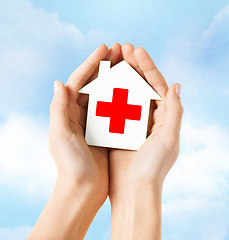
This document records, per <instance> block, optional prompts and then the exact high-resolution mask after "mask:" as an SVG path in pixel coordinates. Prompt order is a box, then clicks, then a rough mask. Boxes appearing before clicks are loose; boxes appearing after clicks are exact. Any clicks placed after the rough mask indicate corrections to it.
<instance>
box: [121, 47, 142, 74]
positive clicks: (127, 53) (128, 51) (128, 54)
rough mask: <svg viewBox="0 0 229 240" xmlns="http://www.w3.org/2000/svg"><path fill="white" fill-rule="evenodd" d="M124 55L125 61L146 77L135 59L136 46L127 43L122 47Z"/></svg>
mask: <svg viewBox="0 0 229 240" xmlns="http://www.w3.org/2000/svg"><path fill="white" fill-rule="evenodd" d="M122 54H123V58H124V60H125V61H126V62H127V63H128V64H129V65H130V66H131V67H133V68H134V69H135V70H136V71H137V72H138V73H139V74H140V75H141V76H142V77H143V76H144V74H143V72H142V70H141V69H140V68H139V65H138V63H137V62H136V60H135V57H134V46H133V45H132V44H130V43H125V44H123V45H122Z"/></svg>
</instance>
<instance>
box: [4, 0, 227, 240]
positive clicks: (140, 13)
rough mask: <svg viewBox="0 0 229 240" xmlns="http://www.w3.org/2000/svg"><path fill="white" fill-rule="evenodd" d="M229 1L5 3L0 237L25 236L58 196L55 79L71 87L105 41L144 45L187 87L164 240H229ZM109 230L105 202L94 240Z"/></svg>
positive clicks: (90, 238) (170, 77) (171, 78)
mask: <svg viewBox="0 0 229 240" xmlns="http://www.w3.org/2000/svg"><path fill="white" fill-rule="evenodd" d="M227 4H228V2H227V1H224V0H219V1H206V0H205V1H197V0H194V1H188V2H187V1H186V2H185V1H180V0H172V1H150V0H141V1H139V0H133V1H123V0H122V1H119V0H117V1H115V2H114V1H105V0H95V1H92V0H87V1H64V2H63V1H44V0H42V1H38V0H31V1H29V0H8V1H3V0H0V81H1V84H0V100H1V104H0V149H1V151H0V213H1V214H0V239H6V240H8V239H9V240H10V239H15V238H17V239H19V240H20V239H24V238H25V236H27V235H28V233H29V231H30V230H31V228H32V226H33V225H34V223H35V221H36V219H37V217H38V216H39V213H40V212H41V210H42V208H43V206H44V205H45V202H46V201H47V199H48V197H49V196H50V194H51V191H52V187H53V184H54V182H55V175H56V172H55V166H54V164H53V161H52V159H51V157H50V154H49V152H48V148H47V132H48V122H49V104H50V101H51V98H52V94H53V82H54V80H61V81H63V82H64V83H65V82H66V81H67V79H68V76H69V74H70V73H71V72H72V71H73V70H74V69H75V68H76V67H77V66H78V65H79V64H80V63H81V62H82V61H83V60H84V59H85V58H86V57H87V55H88V54H89V53H90V52H91V51H92V50H93V49H95V48H96V47H97V46H98V45H100V44H101V43H103V42H104V43H106V44H107V45H108V46H111V45H112V43H114V42H120V43H125V42H131V43H133V44H134V45H135V46H136V47H137V46H143V47H145V48H146V50H147V51H148V52H149V53H150V55H151V56H152V58H153V59H154V60H155V62H156V64H157V66H158V68H159V69H160V70H161V72H162V73H163V75H164V76H165V78H166V80H167V81H168V83H169V85H170V84H172V83H174V82H180V83H181V84H182V102H183V105H184V109H185V114H184V121H183V126H182V138H181V154H180V156H179V159H178V161H177V163H176V164H175V166H174V168H173V169H172V171H171V172H170V173H169V175H168V178H167V180H166V182H165V186H164V192H163V239H168V240H172V239H187V240H189V239H190V240H191V239H195V240H199V239H210V240H211V239H217V240H218V239H219V240H226V239H229V232H228V229H229V217H228V215H227V214H226V213H227V212H229V177H228V171H229V161H228V160H229V150H228V147H227V145H228V141H229V137H228V136H229V135H228V132H229V124H228V122H229V111H228V110H227V108H228V105H229V81H228V76H229V68H228V66H229V28H228V26H229V5H227ZM109 229H110V206H109V202H106V204H105V205H104V207H103V208H102V209H101V211H100V212H99V214H98V216H97V217H96V219H95V221H94V222H93V224H92V226H91V229H90V230H89V233H88V235H87V237H86V239H87V240H96V239H109ZM15 236H17V237H15Z"/></svg>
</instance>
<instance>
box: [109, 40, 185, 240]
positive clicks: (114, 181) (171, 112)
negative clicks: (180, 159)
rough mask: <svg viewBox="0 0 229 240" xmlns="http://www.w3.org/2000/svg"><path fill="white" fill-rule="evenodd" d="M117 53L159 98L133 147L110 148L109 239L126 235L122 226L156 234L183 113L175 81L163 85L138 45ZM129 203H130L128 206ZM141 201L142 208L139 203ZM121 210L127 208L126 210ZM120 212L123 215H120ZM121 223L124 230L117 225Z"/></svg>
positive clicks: (152, 236) (139, 235) (151, 236)
mask: <svg viewBox="0 0 229 240" xmlns="http://www.w3.org/2000/svg"><path fill="white" fill-rule="evenodd" d="M122 54H123V58H124V60H125V61H127V62H128V63H129V64H130V65H131V66H132V67H133V68H134V69H135V70H136V71H137V72H138V73H139V74H140V75H141V76H142V77H144V78H145V79H146V81H147V82H148V83H149V84H150V85H151V87H152V88H154V89H155V91H156V92H157V93H158V94H159V95H160V96H161V97H162V99H163V100H162V101H154V102H152V104H151V107H150V117H149V124H148V137H147V140H146V141H145V142H144V144H143V145H142V146H141V147H140V149H139V150H138V151H128V150H121V149H111V150H110V155H109V172H110V189H109V197H110V201H111V207H112V209H113V210H112V212H113V214H112V227H111V232H112V236H113V237H112V239H116V238H117V239H122V238H123V239H128V238H129V237H130V235H128V234H130V233H128V230H127V229H130V228H132V229H135V230H134V235H135V238H134V237H131V239H159V238H160V237H159V236H160V205H161V192H162V186H163V182H164V179H165V177H166V175H167V173H168V171H169V170H170V168H171V167H172V166H173V164H174V163H175V161H176V159H177V156H178V153H179V138H180V127H181V119H182V114H183V108H182V105H181V101H180V97H179V94H180V85H179V84H174V85H172V86H171V87H170V88H169V89H168V87H167V84H166V82H165V80H164V78H163V76H162V75H161V73H160V72H159V71H158V70H157V68H156V66H155V64H154V62H153V60H152V59H151V58H150V56H149V55H148V53H147V52H146V51H145V50H144V49H143V48H141V47H139V48H137V49H134V47H133V46H132V45H131V44H124V45H123V46H122ZM143 202H144V204H143ZM152 203H156V204H155V205H153V204H152ZM131 206H132V207H133V206H135V207H133V209H130V208H131ZM146 206H148V207H147V208H145V207H146ZM138 207H139V209H138ZM152 208H153V209H152ZM126 209H129V213H127V212H128V210H126ZM151 210H152V211H151ZM125 212H126V214H127V215H128V217H127V216H124V213H125ZM134 212H136V216H134ZM130 214H132V215H131V216H130ZM142 214H143V215H142ZM144 214H145V215H144ZM146 215H147V216H148V219H147V217H146ZM152 216H157V219H156V220H155V221H154V223H153V224H151V225H149V228H148V230H146V229H147V228H145V227H146V225H147V224H150V223H152V221H153V219H154V218H152ZM120 219H126V221H127V219H128V221H127V222H131V223H134V222H135V223H136V226H132V227H130V225H131V224H128V223H126V225H125V223H124V222H123V221H122V220H120ZM143 219H144V220H143ZM121 225H122V226H121ZM124 226H126V231H122V230H121V228H122V229H123V228H124ZM144 226H145V227H144ZM142 229H145V230H144V231H143V230H142ZM149 229H150V230H149ZM138 230H139V231H138ZM118 232H122V233H123V232H125V235H123V236H120V235H119V236H118V235H116V234H117V233H118ZM143 232H144V233H143ZM152 232H154V233H152ZM132 234H133V232H132ZM144 234H145V235H144ZM147 234H148V235H147ZM143 236H144V237H143ZM147 236H148V237H147ZM129 239H130V238H129Z"/></svg>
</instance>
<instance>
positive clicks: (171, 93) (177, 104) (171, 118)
mask: <svg viewBox="0 0 229 240" xmlns="http://www.w3.org/2000/svg"><path fill="white" fill-rule="evenodd" d="M180 91H181V85H180V84H178V83H177V84H173V85H172V86H171V87H170V88H169V90H168V93H167V95H166V99H165V109H166V110H165V111H166V112H165V120H164V126H163V128H164V129H165V132H166V134H167V135H168V136H175V137H179V136H180V129H181V120H182V116H183V112H184V110H183V107H182V104H181V99H180Z"/></svg>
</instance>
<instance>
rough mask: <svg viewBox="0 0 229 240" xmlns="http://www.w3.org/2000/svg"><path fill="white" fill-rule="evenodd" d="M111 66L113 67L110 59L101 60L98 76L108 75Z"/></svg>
mask: <svg viewBox="0 0 229 240" xmlns="http://www.w3.org/2000/svg"><path fill="white" fill-rule="evenodd" d="M110 67H111V62H110V61H100V64H99V74H98V76H99V77H101V76H103V75H106V73H107V72H108V71H109V70H110Z"/></svg>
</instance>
